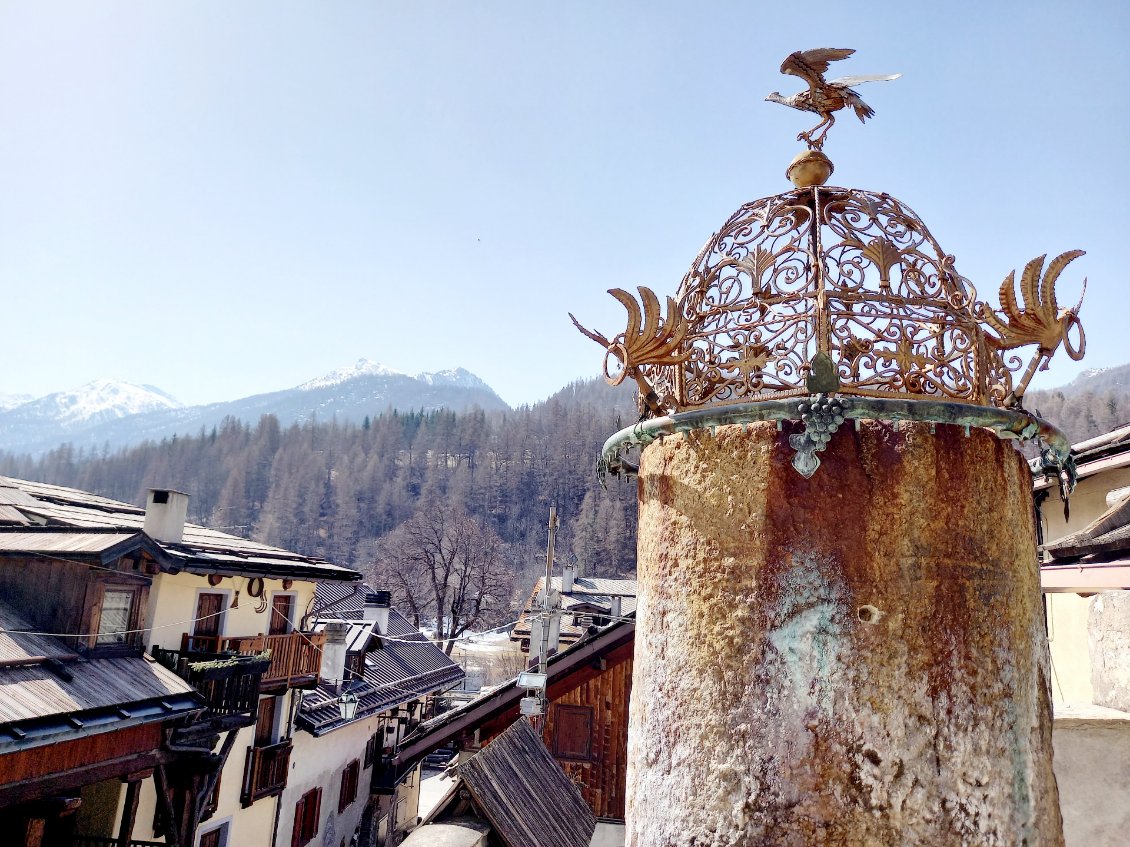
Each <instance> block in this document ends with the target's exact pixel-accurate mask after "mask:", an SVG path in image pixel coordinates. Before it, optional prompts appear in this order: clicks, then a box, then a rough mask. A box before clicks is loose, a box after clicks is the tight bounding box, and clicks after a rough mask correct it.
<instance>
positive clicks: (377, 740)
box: [365, 733, 384, 768]
mask: <svg viewBox="0 0 1130 847" xmlns="http://www.w3.org/2000/svg"><path fill="white" fill-rule="evenodd" d="M383 740H384V736H383V734H381V733H376V734H374V735H373V737H372V738H370V739H369V740H368V741H367V742H365V767H367V768H371V767H372V766H373V762H374V761H375V760H376V758H377V750H378V749H380V745H381V742H382V741H383Z"/></svg>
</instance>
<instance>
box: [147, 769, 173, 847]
mask: <svg viewBox="0 0 1130 847" xmlns="http://www.w3.org/2000/svg"><path fill="white" fill-rule="evenodd" d="M153 779H154V781H155V782H156V785H157V815H158V817H159V818H160V820H161V823H162V826H163V828H164V830H165V833H164V835H165V843H166V844H168V845H169V847H180V827H179V826H178V825H177V817H176V814H175V813H174V812H173V801H172V799H170V797H169V792H170V791H171V790H172V789H171V787H170V786H169V780H168V778H167V777H166V776H165V766H164V765H163V764H161V765H158V766H157V769H156V771H154V773H153Z"/></svg>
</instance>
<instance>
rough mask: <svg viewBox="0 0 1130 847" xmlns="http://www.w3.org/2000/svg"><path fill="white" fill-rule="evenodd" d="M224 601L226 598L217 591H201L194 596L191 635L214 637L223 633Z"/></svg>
mask: <svg viewBox="0 0 1130 847" xmlns="http://www.w3.org/2000/svg"><path fill="white" fill-rule="evenodd" d="M226 600H227V596H226V595H225V594H222V593H220V592H218V591H201V592H200V593H199V594H198V595H197V596H196V621H195V625H194V626H193V628H192V634H193V635H195V636H203V637H216V636H218V635H219V634H220V633H221V632H223V630H224V608H225V606H226V605H227V604H226V602H225V601H226ZM198 649H202V648H198Z"/></svg>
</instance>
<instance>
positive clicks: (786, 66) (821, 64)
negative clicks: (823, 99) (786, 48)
mask: <svg viewBox="0 0 1130 847" xmlns="http://www.w3.org/2000/svg"><path fill="white" fill-rule="evenodd" d="M854 52H855V50H848V49H846V48H836V47H818V48H817V49H815V50H797V51H796V52H795V53H790V54H789V57H788V58H787V59H785V61H784V62H782V63H781V73H783V74H792V75H793V76H799V77H800V78H801V79H803V80H805V81H806V82H807V83H808V84H809V85H811V86H813V87H816V86H817V85H820V84H821V83H822V82H824V72H825V71H827V70H828V65H829V64H830V63H831V62H838V61H839V60H840V59H846V58H847V57H848V56H850V55H851V54H852V53H854Z"/></svg>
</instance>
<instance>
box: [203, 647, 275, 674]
mask: <svg viewBox="0 0 1130 847" xmlns="http://www.w3.org/2000/svg"><path fill="white" fill-rule="evenodd" d="M270 662H271V651H270V649H267V650H264V651H263V652H262V653H258V654H256V655H254V656H242V655H238V654H237V655H234V656H231V657H228V658H224V659H212V660H210V661H207V662H189V665H188V669H189V670H190V671H192V672H193V673H204V672H206V671H218V670H224V669H227V668H236V667H246V666H248V665H258V664H270Z"/></svg>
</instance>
